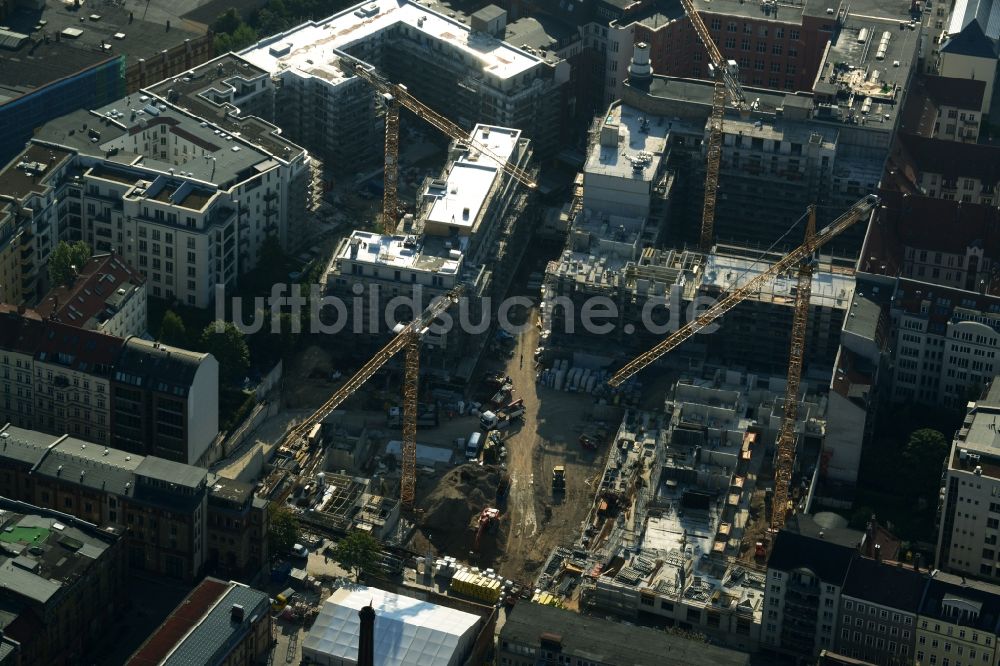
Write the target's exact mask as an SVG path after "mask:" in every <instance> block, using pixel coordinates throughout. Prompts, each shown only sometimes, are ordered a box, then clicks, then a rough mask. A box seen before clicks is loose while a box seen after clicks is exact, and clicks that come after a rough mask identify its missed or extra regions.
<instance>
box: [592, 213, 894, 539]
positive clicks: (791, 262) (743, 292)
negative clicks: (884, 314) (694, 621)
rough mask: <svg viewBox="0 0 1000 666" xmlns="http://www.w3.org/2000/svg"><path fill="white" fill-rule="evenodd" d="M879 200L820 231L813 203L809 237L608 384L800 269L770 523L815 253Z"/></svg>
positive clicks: (785, 458) (783, 502)
mask: <svg viewBox="0 0 1000 666" xmlns="http://www.w3.org/2000/svg"><path fill="white" fill-rule="evenodd" d="M878 201H879V199H878V197H877V196H875V195H874V194H869V195H868V196H866V197H864V198H862V199H861V200H860V201H858V202H857V203H855V204H854V205H853V206H851V208H850V209H848V211H847V212H846V213H844V214H843V215H841V216H840V217H838V218H837V219H836V220H834V221H833V222H832V223H830V224H829V225H828V226H826V227H824V228H823V229H821V230H820V231H819V232H816V231H815V229H816V219H815V208H814V207H810V209H809V221H808V224H807V228H806V238H805V242H804V243H802V245H800V246H799V247H797V248H795V249H794V250H792V251H791V252H789V253H788V254H787V255H785V256H784V257H782V258H781V259H779V260H778V261H777V262H776V263H775V264H774V265H773V266H771V267H770V268H769V269H767V270H766V271H763V272H762V273H759V274H758V275H756V276H754V277H753V278H751V279H749V280H747V281H746V282H745V283H743V284H742V285H740V286H738V287H736V288H735V289H733V290H732V291H730V292H729V293H728V294H726V295H725V296H723V297H722V298H721V299H719V300H718V301H716V303H715V305H713V306H712V307H710V308H709V309H707V310H705V312H703V313H702V314H700V315H698V316H697V317H696V318H695V319H693V320H691V321H690V322H688V323H687V324H685V325H684V326H682V327H681V328H679V329H677V330H676V331H675V332H674V333H672V334H671V335H670V336H669V337H667V338H666V339H665V340H663V341H662V342H660V343H659V344H658V345H656V346H655V347H653V348H652V349H650V350H649V351H647V352H644V353H643V354H640V355H639V356H637V357H635V358H634V359H632V360H631V361H629V362H628V363H626V364H625V365H624V366H623V367H622V368H621V369H620V370H619V371H618V372H617V373H615V375H614V376H613V377H612V378H611V379H609V380H608V384H609V385H611V386H620V385H621V384H622V382H624V381H625V380H626V379H628V378H629V377H631V376H633V375H634V374H636V373H637V372H639V371H640V370H642V369H643V368H645V367H646V366H648V365H650V364H652V363H654V362H655V361H657V360H658V359H659V358H660V357H662V356H663V355H665V354H667V353H668V352H670V351H672V350H674V349H675V348H677V347H678V346H680V345H681V344H682V343H683V342H684V341H685V340H687V339H689V338H690V337H692V336H693V335H695V334H696V333H698V331H701V330H702V329H704V328H705V327H706V326H708V325H709V324H711V323H712V322H713V321H715V320H716V319H718V318H719V317H721V316H722V315H724V314H725V313H727V312H729V311H730V310H732V309H733V308H734V307H736V305H737V304H738V303H740V302H741V301H743V300H745V299H746V298H747V297H749V296H750V295H751V294H754V293H757V292H758V291H760V289H761V288H762V287H763V286H764V285H765V284H767V283H768V282H769V281H771V280H773V279H774V278H775V277H776V276H778V275H782V274H783V273H785V272H787V271H789V270H791V269H793V268H796V269H797V274H798V290H797V291H796V296H795V311H794V314H793V319H792V340H791V346H790V350H789V360H788V382H787V385H786V390H785V403H784V416H783V417H782V420H781V426H780V428H779V430H778V439H777V446H776V449H777V454H776V460H775V471H774V479H775V483H774V496H773V499H772V501H771V527H772V528H773V529H776V530H777V529H781V528H782V527H783V526H784V524H785V517H786V508H787V504H788V486H789V483H790V481H791V478H792V468H793V465H794V462H795V419H796V416H797V415H798V404H799V383H800V380H801V378H802V359H803V355H804V353H805V340H806V322H807V319H808V315H809V297H810V295H811V293H812V271H813V254H814V253H815V252H816V250H817V249H818V248H820V247H822V246H823V245H824V244H826V243H828V242H829V241H830V240H832V239H833V238H835V237H836V236H838V235H840V234H841V233H843V232H844V231H845V230H846V229H848V228H849V227H851V226H853V225H854V224H855V223H856V222H858V221H859V220H861V219H863V218H866V217H869V216H870V215H871V213H872V211H873V210H875V208H876V206H878Z"/></svg>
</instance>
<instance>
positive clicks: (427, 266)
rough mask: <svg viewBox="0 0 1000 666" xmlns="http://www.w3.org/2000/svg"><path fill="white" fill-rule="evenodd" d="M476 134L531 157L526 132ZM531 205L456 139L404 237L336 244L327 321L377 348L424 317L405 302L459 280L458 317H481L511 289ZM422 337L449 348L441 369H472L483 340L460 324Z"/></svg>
mask: <svg viewBox="0 0 1000 666" xmlns="http://www.w3.org/2000/svg"><path fill="white" fill-rule="evenodd" d="M470 138H473V139H475V140H476V141H477V142H479V143H481V144H482V145H485V146H488V148H489V149H490V151H491V152H493V153H494V155H496V156H497V157H498V158H499V159H503V160H507V161H510V162H512V163H514V164H516V165H518V166H519V167H521V168H527V166H528V164H529V161H530V160H531V157H532V150H531V146H530V143H529V142H528V140H527V139H524V138H523V137H522V135H521V132H520V131H519V130H513V129H508V128H503V127H492V126H486V125H477V126H476V127H475V129H474V130H473V131H472V132H471V133H470ZM528 205H529V201H528V194H527V193H526V192H525V189H524V188H523V187H522V186H521V185H520V184H519V183H518V182H517V181H516V180H514V179H513V178H512V177H510V176H508V175H507V174H506V173H505V172H504V171H502V170H501V169H500V168H499V164H497V163H496V162H495V161H494V160H493V159H492V158H488V157H486V156H485V155H483V154H481V153H479V151H477V150H474V149H470V148H469V147H468V146H466V145H464V144H457V143H456V144H455V145H454V146H453V149H452V151H451V153H450V155H449V160H448V164H447V165H446V166H445V167H444V169H443V171H442V174H441V176H440V177H439V178H433V179H431V178H429V179H427V180H426V181H425V182H424V184H423V187H422V189H421V193H420V196H419V199H418V201H417V213H416V216H415V217H410V216H407V217H406V218H405V219H404V220H403V222H402V224H401V227H400V231H401V233H400V234H398V235H384V234H377V233H371V232H366V231H357V230H356V231H354V232H352V233H351V235H350V236H349V237H348V238H345V239H343V240H342V241H341V242H340V244H339V245H338V246H337V249H336V250H335V252H334V255H333V258H332V260H331V262H330V265H329V267H328V270H327V275H326V286H327V293H328V294H330V296H331V297H332V301H333V303H331V308H332V307H333V305H335V304H336V305H337V307H336V310H337V312H336V313H334V315H331V316H330V318H329V320H326V319H325V318H324V322H325V323H326V324H327V325H331V326H332V325H334V324H335V323H338V322H339V325H340V326H341V327H342V330H343V331H344V332H347V333H350V334H352V335H354V336H355V338H356V339H358V340H359V341H360V342H361V343H362V344H371V345H374V344H377V343H378V340H379V339H384V336H385V335H386V334H387V333H389V331H390V330H391V329H392V327H393V325H394V324H395V323H396V322H401V321H403V322H405V321H409V320H411V319H412V317H413V316H414V314H416V313H414V312H412V309H411V308H410V307H408V306H407V307H404V306H405V305H406V303H405V302H402V299H409V298H413V299H414V302H415V303H417V304H418V305H419V309H422V308H423V307H425V306H426V305H427V304H428V303H429V302H430V300H431V299H432V298H434V297H435V296H438V295H440V294H442V293H445V292H447V291H449V290H451V289H453V288H455V287H457V286H459V285H465V286H466V291H465V296H466V300H465V301H464V302H463V303H462V304H461V305H460V307H461V310H459V308H456V311H455V312H454V313H453V314H454V315H455V316H456V317H458V316H459V315H462V316H465V317H466V318H467V319H466V320H467V321H469V322H474V323H478V322H481V321H483V317H482V316H481V314H482V311H481V308H482V307H483V303H484V302H485V301H483V300H482V299H483V297H485V296H490V297H494V301H493V305H494V307H499V298H497V297H500V296H503V295H504V294H506V290H507V286H508V285H509V283H510V280H511V279H512V277H513V273H514V271H515V269H516V266H517V262H518V261H519V260H520V257H521V256H522V253H523V252H524V249H525V247H526V245H527V240H528V238H529V236H530V232H531V229H530V220H531V219H532V216H531V214H530V213H529V212H528V210H527V209H528ZM397 303H398V304H399V305H398V306H397V305H396V304H397ZM419 309H418V312H419ZM359 314H360V316H359ZM387 317H388V318H389V319H391V321H388V320H387ZM455 321H458V320H457V319H456V320H455ZM491 323H492V322H491V321H489V320H487V324H491ZM379 336H381V338H380V337H379ZM424 341H425V342H426V343H427V344H428V345H430V346H431V347H434V348H438V349H440V350H442V352H443V354H444V355H443V356H442V358H441V359H439V360H440V365H441V367H445V366H446V365H448V363H447V361H446V360H445V359H447V358H450V359H452V361H454V363H452V364H451V368H452V370H453V371H457V372H459V374H461V373H470V372H471V371H472V365H470V364H474V361H475V359H476V358H478V351H476V352H475V353H473V352H472V351H471V350H472V349H473V346H474V345H481V343H482V341H483V338H482V337H481V336H476V335H472V334H471V331H467V330H462V327H459V326H454V327H452V329H451V331H450V332H448V333H447V334H446V335H442V334H440V333H438V332H436V331H431V333H430V334H429V335H428V336H425V338H424ZM456 365H457V366H458V367H457V369H456V367H455V366H456ZM428 367H430V366H428Z"/></svg>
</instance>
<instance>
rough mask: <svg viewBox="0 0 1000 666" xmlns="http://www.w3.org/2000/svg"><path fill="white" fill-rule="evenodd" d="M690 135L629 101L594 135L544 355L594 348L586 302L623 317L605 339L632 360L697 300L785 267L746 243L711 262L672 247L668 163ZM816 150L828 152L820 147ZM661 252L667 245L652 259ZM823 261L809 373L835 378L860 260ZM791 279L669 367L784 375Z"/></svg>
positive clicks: (548, 305)
mask: <svg viewBox="0 0 1000 666" xmlns="http://www.w3.org/2000/svg"><path fill="white" fill-rule="evenodd" d="M692 127H694V126H693V125H691V124H690V123H686V122H684V121H679V120H668V119H667V118H665V117H663V116H649V115H644V114H643V113H642V112H641V111H639V110H638V109H635V108H633V107H631V106H628V105H626V104H621V103H615V104H613V105H611V107H610V108H609V110H608V112H607V113H606V114H604V116H603V117H602V119H601V120H600V121H599V123H598V124H597V125H596V126H595V128H594V132H593V133H592V137H591V146H590V148H589V151H588V155H587V161H586V163H585V166H584V171H583V177H582V188H581V190H582V191H581V193H580V194H579V196H578V197H577V198H576V199H575V200H574V202H573V203H572V204H570V205H568V206H567V207H566V209H565V210H564V213H563V215H564V217H565V218H566V222H567V225H568V227H569V231H568V236H567V241H566V247H565V249H564V251H563V253H562V254H561V255H560V256H559V258H558V259H556V260H554V261H552V262H550V263H549V264H548V266H547V269H546V276H545V288H544V291H543V297H544V305H545V307H543V315H544V318H545V328H546V329H547V330H549V331H550V333H549V334H548V342H547V344H548V345H551V346H554V347H556V348H564V349H581V348H583V349H585V348H586V347H587V346H588V345H589V346H591V347H592V346H593V340H592V339H590V340H589V341H588V336H587V334H588V333H589V331H587V330H585V329H584V328H583V327H582V325H581V324H582V322H581V321H580V316H581V314H582V313H583V312H584V306H585V304H586V302H587V301H588V300H589V299H592V298H594V297H605V298H608V299H611V302H613V303H614V305H615V308H616V314H617V321H613V322H612V323H614V324H615V328H614V330H613V331H612V332H611V333H610V334H609V335H611V336H613V337H614V339H615V341H616V345H618V349H619V350H621V351H622V353H624V354H626V355H628V354H629V352H632V351H638V350H643V349H647V348H649V347H650V346H652V345H653V344H655V343H656V342H659V341H660V340H661V339H662V338H663V337H664V336H665V335H666V333H667V332H669V331H672V330H676V329H677V328H678V327H680V326H682V325H683V324H685V323H686V322H687V321H688V320H689V319H690V316H691V314H692V312H693V311H692V304H693V303H695V301H696V299H700V301H699V302H702V303H709V302H711V300H712V299H716V298H718V297H719V296H720V295H721V294H722V293H724V292H727V291H730V290H732V289H733V288H735V287H737V286H739V285H741V284H743V283H745V282H746V281H748V280H750V279H752V278H754V277H756V276H757V275H759V274H760V273H762V272H764V271H766V270H768V269H769V268H770V267H771V265H773V264H774V263H775V262H777V261H778V260H779V259H780V258H781V256H782V255H781V254H779V253H777V252H767V251H766V248H760V249H758V248H755V247H747V246H746V245H745V244H744V245H734V244H723V243H717V244H716V245H715V246H714V248H713V250H712V251H711V252H710V253H707V254H706V253H701V252H697V251H692V250H681V249H670V248H669V246H670V245H671V244H673V241H674V240H676V236H675V235H674V231H675V229H674V226H675V222H676V219H677V216H676V215H675V210H676V209H677V207H678V204H675V200H677V199H683V197H679V196H677V195H676V190H675V183H676V182H677V174H676V173H675V168H674V166H672V165H673V164H674V161H675V160H674V155H675V153H676V152H677V151H678V150H683V148H678V145H679V146H684V145H685V142H686V141H687V140H688V139H689V137H688V136H687V134H688V133H689V132H691V131H692ZM699 131H700V130H699ZM820 149H822V150H832V148H830V147H826V148H823V146H822V145H820V146H818V147H817V151H819V150H820ZM783 159H791V158H790V157H787V156H785V157H784V158H783ZM775 196H777V195H775ZM772 198H773V197H768V198H767V201H768V202H770V201H771V200H772ZM775 205H779V204H775ZM750 208H752V207H750V206H746V210H749V209H750ZM805 209H806V206H805V204H803V206H802V207H801V208H800V209H798V210H797V211H794V215H793V211H791V210H790V209H789V210H788V211H785V212H784V213H782V217H783V219H785V220H789V222H787V223H784V225H785V230H787V228H788V226H789V224H791V222H793V221H795V220H797V219H799V218H801V217H803V214H804V212H805ZM772 212H773V211H772ZM794 233H795V232H792V234H790V235H789V240H790V241H793V243H792V244H797V243H798V242H800V241H801V237H793V235H794ZM662 245H667V246H668V247H667V248H665V249H654V248H658V247H661V246H662ZM817 262H818V263H817V266H816V270H815V273H814V277H813V289H812V293H811V297H810V303H811V306H812V307H811V308H810V322H809V328H808V331H809V340H808V345H807V353H806V366H807V367H808V366H815V367H816V368H817V369H825V370H828V369H829V368H830V367H832V365H833V362H834V358H835V356H836V352H837V343H838V340H837V336H836V335H835V332H836V331H839V329H840V326H841V323H842V322H843V319H844V315H845V312H846V310H847V308H848V307H849V305H850V301H851V296H852V294H853V292H854V280H853V277H852V273H853V270H852V269H853V260H850V259H847V258H840V257H837V256H835V255H827V254H823V255H820V256H818V257H817ZM795 280H796V278H795V276H794V275H785V276H779V277H777V278H775V279H774V280H772V281H770V282H769V283H767V285H766V287H765V288H764V289H762V290H761V291H759V292H757V293H756V294H755V295H754V296H752V297H751V298H749V299H747V300H746V301H745V302H744V303H743V304H741V305H740V306H738V307H737V308H736V309H735V310H733V311H732V312H730V313H729V314H727V315H726V317H725V318H724V319H723V320H722V321H721V322H720V323H719V329H718V331H716V332H714V333H713V334H712V335H704V336H698V338H696V339H694V340H691V341H689V342H688V343H687V344H685V345H684V347H683V348H681V349H679V350H677V353H676V354H675V355H673V356H672V357H671V359H670V360H671V362H677V361H678V360H680V361H682V362H683V364H685V365H691V364H693V365H700V364H702V363H704V362H705V361H706V360H707V359H708V358H711V359H712V360H713V361H715V360H718V361H721V362H723V363H724V364H729V365H731V366H733V367H742V368H745V369H748V370H751V371H756V372H772V373H780V372H783V371H784V369H785V367H786V366H787V363H788V351H787V350H788V346H787V343H786V344H776V341H781V340H785V341H787V340H788V336H789V331H790V329H791V319H792V310H793V308H792V305H793V304H794V301H795V289H796V284H795ZM664 327H669V328H667V329H664ZM602 337H603V336H602Z"/></svg>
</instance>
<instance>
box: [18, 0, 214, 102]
mask: <svg viewBox="0 0 1000 666" xmlns="http://www.w3.org/2000/svg"><path fill="white" fill-rule="evenodd" d="M21 4H22V3H15V5H16V6H17V8H16V9H15V10H14V11H13V12H11V14H10V15H8V16H7V17H6V18H4V19H3V25H4V27H6V28H8V29H9V30H11V31H12V32H15V33H20V34H23V35H28V36H29V37H30V38H31V39H29V40H25V42H24V43H23V44H21V45H20V46H19V47H17V48H15V49H13V51H11V50H8V49H5V50H4V52H3V58H2V62H3V67H0V104H3V103H5V102H8V101H11V100H13V99H16V98H17V97H20V96H21V95H23V94H25V93H28V92H31V91H32V90H34V89H35V88H39V87H41V86H44V85H47V84H49V83H52V82H54V81H57V80H59V79H61V78H63V77H65V76H69V75H71V74H74V73H76V72H79V71H82V70H84V69H87V68H88V67H92V66H93V65H95V64H97V63H99V62H101V61H103V60H107V59H109V58H114V57H118V56H125V64H126V66H130V65H133V64H135V63H136V62H138V61H139V60H140V59H141V58H153V57H156V56H158V55H159V54H160V52H161V51H163V50H164V49H169V48H172V47H174V46H177V45H178V44H182V43H183V42H184V40H185V39H193V38H196V37H199V36H201V35H202V34H204V31H196V30H192V29H191V28H190V24H188V23H185V22H182V21H181V20H180V18H179V17H175V20H172V21H171V26H170V29H169V30H168V29H167V27H166V23H165V21H160V20H157V21H153V20H145V13H144V12H140V11H134V12H130V10H129V9H126V8H125V6H124V4H123V5H122V6H121V7H117V6H115V5H112V4H111V3H106V2H83V3H81V5H82V6H81V7H80V8H75V7H73V3H72V2H69V3H65V2H62V1H61V0H44V2H43V3H42V9H41V11H38V10H33V9H28V8H26V7H22V6H20V5H21ZM25 4H26V3H25ZM162 4H164V5H167V6H169V5H170V4H172V3H162ZM130 13H134V16H133V18H132V20H131V21H130V20H129V14H130ZM161 13H162V12H161ZM154 14H156V12H154ZM160 18H162V17H160ZM42 21H44V22H45V23H44V25H43V24H42V23H41V22H42ZM182 26H184V27H182ZM66 30H69V31H73V32H71V33H66V32H64V31H66ZM76 31H79V33H77V32H76ZM70 34H72V35H75V36H68V35H70ZM32 40H36V41H37V43H35V44H33V43H32ZM102 42H103V44H104V48H102V47H101V44H102Z"/></svg>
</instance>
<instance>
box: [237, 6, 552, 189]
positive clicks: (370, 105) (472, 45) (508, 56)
mask: <svg viewBox="0 0 1000 666" xmlns="http://www.w3.org/2000/svg"><path fill="white" fill-rule="evenodd" d="M492 10H496V11H492ZM492 10H491V8H490V7H487V8H485V9H484V10H482V11H480V12H476V13H475V14H473V15H471V16H470V17H469V21H468V23H465V22H462V21H459V20H457V19H456V18H454V12H451V13H450V14H451V15H446V14H443V13H440V12H438V11H436V10H434V9H431V8H430V7H428V6H425V5H424V4H421V3H417V2H413V1H411V0H383V1H382V2H364V3H361V4H358V5H355V6H353V7H350V8H348V9H345V10H343V11H341V12H339V13H337V14H334V15H332V16H330V17H327V18H325V19H322V20H319V21H309V22H307V23H304V24H302V25H300V26H297V27H295V28H292V29H291V30H288V31H286V32H283V33H280V34H277V35H273V36H271V37H268V38H267V39H264V40H261V41H260V42H258V43H257V44H255V45H253V46H251V47H249V48H247V49H245V50H244V51H243V52H242V56H243V57H244V58H246V59H247V60H248V61H250V62H251V63H253V64H254V65H256V66H258V67H261V68H263V69H265V70H267V71H269V72H271V73H272V74H273V75H274V76H275V77H277V78H278V80H279V81H280V82H281V86H280V88H279V89H278V93H277V100H276V109H277V115H278V116H279V117H280V118H281V119H282V122H281V126H282V129H283V131H284V133H285V134H286V135H288V136H289V137H290V138H292V139H293V140H295V141H297V142H299V143H300V144H301V145H304V146H306V147H307V148H308V149H309V150H310V151H311V152H314V153H317V154H318V155H319V156H320V157H321V158H322V159H323V160H324V162H325V163H326V164H327V165H328V166H329V167H331V168H332V169H333V170H334V171H338V172H350V173H355V172H356V169H357V165H358V163H359V161H363V160H364V159H365V158H372V159H374V158H377V157H378V154H377V150H378V147H379V146H380V145H381V143H382V141H381V137H380V136H379V135H380V132H381V124H380V123H379V122H378V121H377V119H376V116H375V106H376V104H375V102H376V97H377V95H376V93H375V91H374V90H372V89H371V88H370V87H369V86H368V85H367V84H366V83H365V82H364V81H362V80H360V79H359V78H358V77H356V76H355V75H354V73H353V71H354V67H355V64H357V63H359V62H361V63H364V64H365V65H368V66H374V67H375V68H376V69H377V70H379V71H381V72H383V73H385V75H386V76H387V77H388V78H390V79H391V80H393V81H397V82H399V83H402V84H404V85H406V86H407V88H408V89H409V91H410V92H411V93H412V94H413V95H414V96H416V97H417V98H418V99H420V100H422V101H423V102H424V103H426V104H427V105H428V106H430V107H432V108H434V109H436V110H437V111H438V112H439V113H442V114H444V115H446V116H447V117H449V118H450V119H451V120H452V121H453V122H455V123H457V124H458V125H460V126H461V127H463V128H465V129H471V128H472V127H473V126H474V125H475V124H476V123H487V124H491V125H498V126H502V127H516V128H518V129H521V130H522V131H523V132H524V134H525V135H526V136H527V137H528V138H530V139H531V141H532V143H533V145H534V146H535V148H536V150H539V151H540V152H541V153H544V154H546V155H549V154H553V153H554V152H556V151H558V150H559V148H560V146H559V145H558V139H559V132H560V127H559V125H560V123H559V114H560V103H559V102H560V99H561V95H562V87H563V86H564V85H565V84H566V83H567V81H568V80H569V64H568V63H567V62H565V61H563V60H559V59H554V58H543V57H540V56H538V55H536V54H535V53H533V52H528V51H527V50H525V49H522V48H518V47H515V46H513V45H511V44H508V43H506V42H505V41H503V38H504V36H505V34H506V12H503V11H502V10H498V8H496V7H492Z"/></svg>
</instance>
